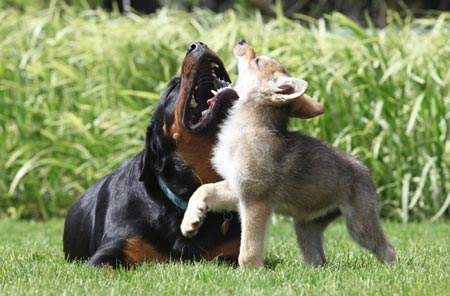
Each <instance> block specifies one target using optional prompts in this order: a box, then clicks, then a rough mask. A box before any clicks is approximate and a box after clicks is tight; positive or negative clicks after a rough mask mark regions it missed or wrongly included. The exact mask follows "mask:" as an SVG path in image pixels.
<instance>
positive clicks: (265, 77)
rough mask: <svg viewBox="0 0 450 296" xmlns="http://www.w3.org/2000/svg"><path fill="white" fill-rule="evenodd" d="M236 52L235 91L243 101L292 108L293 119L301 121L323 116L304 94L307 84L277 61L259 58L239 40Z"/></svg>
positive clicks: (248, 46) (316, 105) (319, 105)
mask: <svg viewBox="0 0 450 296" xmlns="http://www.w3.org/2000/svg"><path fill="white" fill-rule="evenodd" d="M233 52H234V56H235V57H236V58H237V61H238V72H239V73H238V79H237V81H236V83H235V85H234V89H235V90H236V92H237V93H238V95H239V99H240V100H252V101H256V102H258V103H260V104H264V105H272V106H282V105H284V104H291V108H290V110H291V111H290V116H293V117H299V118H312V117H315V116H318V115H320V114H322V113H323V112H324V108H323V106H322V105H321V104H320V103H318V102H316V101H314V100H313V99H312V98H311V97H309V96H308V95H306V94H305V92H306V89H307V88H308V83H307V82H306V81H304V80H302V79H298V78H294V77H291V75H290V74H289V73H288V71H286V69H285V68H284V66H283V65H282V64H281V63H280V62H278V61H277V60H275V59H273V58H270V57H267V56H258V55H257V54H256V53H255V51H254V50H253V48H251V47H250V45H248V44H247V42H245V40H240V41H239V42H238V44H236V46H235V47H234V51H233Z"/></svg>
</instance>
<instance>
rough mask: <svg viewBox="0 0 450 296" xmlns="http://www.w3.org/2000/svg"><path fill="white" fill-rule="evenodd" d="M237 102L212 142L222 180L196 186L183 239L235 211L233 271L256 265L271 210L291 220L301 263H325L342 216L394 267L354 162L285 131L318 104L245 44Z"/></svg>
mask: <svg viewBox="0 0 450 296" xmlns="http://www.w3.org/2000/svg"><path fill="white" fill-rule="evenodd" d="M234 55H235V56H236V58H237V61H238V71H239V75H238V79H237V81H236V83H235V86H234V89H235V91H236V92H237V93H238V95H239V99H238V100H237V101H236V103H235V104H234V106H233V107H232V108H231V109H230V112H229V115H228V117H227V118H226V119H225V121H224V123H223V125H222V127H221V130H220V132H219V136H218V142H217V144H216V146H215V148H214V151H213V158H212V162H213V165H214V168H215V169H216V171H217V172H218V173H219V174H220V175H221V176H222V177H223V179H224V181H221V182H218V183H212V184H205V185H202V186H201V187H199V188H198V189H197V191H196V192H195V193H194V194H193V196H192V197H191V199H190V201H189V206H188V208H187V210H186V213H185V216H184V219H183V222H182V224H181V230H182V233H183V234H184V235H185V236H187V237H190V236H193V235H195V234H196V233H197V231H198V229H199V227H200V226H201V223H202V221H203V218H204V216H205V214H206V211H207V210H210V211H223V210H237V209H239V214H240V217H241V222H242V234H241V246H240V254H239V265H240V266H241V267H247V266H248V267H260V266H262V264H263V258H264V237H265V233H266V226H267V224H268V223H269V221H270V216H271V213H272V212H275V213H279V214H283V215H286V216H290V217H292V218H293V221H294V227H295V231H296V234H297V242H298V245H299V247H300V249H301V251H302V253H303V258H304V260H305V262H306V263H307V264H311V265H322V264H325V263H326V258H325V254H324V251H323V246H322V240H323V232H324V230H325V228H326V227H327V226H328V224H329V223H330V222H331V221H333V220H334V219H335V218H336V217H338V216H339V215H340V214H342V215H343V216H344V217H345V219H346V221H347V228H348V230H349V232H350V234H351V236H352V238H353V239H354V240H356V242H358V243H359V244H360V245H361V246H363V247H364V248H367V249H368V250H370V251H371V252H372V253H374V254H375V256H376V257H377V258H378V259H379V260H380V261H382V262H385V263H389V264H393V263H395V262H396V254H395V249H394V247H393V246H392V245H391V243H390V242H389V241H388V240H387V239H386V238H385V236H384V234H383V230H382V228H381V225H380V222H379V220H378V216H377V207H376V204H377V201H376V199H377V195H376V188H375V185H374V183H373V181H372V178H371V176H370V172H369V170H368V169H367V168H366V167H365V166H364V165H362V164H361V163H360V162H359V161H358V160H356V158H354V157H353V156H351V155H348V154H345V153H344V152H341V151H339V150H337V149H336V148H334V147H332V146H330V145H328V144H326V143H324V142H321V141H319V140H317V139H314V138H311V137H309V136H306V135H303V134H300V133H294V132H290V131H288V129H287V126H288V117H289V116H296V117H300V118H312V117H315V116H317V115H320V114H321V113H322V112H323V110H324V109H323V107H322V105H321V104H319V103H317V102H315V101H314V100H313V99H311V98H310V97H309V96H308V95H306V94H305V92H306V90H307V87H308V84H307V83H306V82H305V81H304V80H302V79H298V78H294V77H291V76H290V75H289V73H288V72H287V71H286V70H285V68H284V67H283V65H282V64H281V63H279V62H278V61H276V60H275V59H272V58H270V57H266V56H258V55H257V54H256V53H255V51H254V50H253V49H252V48H251V47H250V46H249V45H248V44H247V43H246V42H245V41H240V42H239V43H238V44H237V45H236V46H235V48H234Z"/></svg>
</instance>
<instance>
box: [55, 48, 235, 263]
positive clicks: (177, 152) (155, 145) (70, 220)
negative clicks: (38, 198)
mask: <svg viewBox="0 0 450 296" xmlns="http://www.w3.org/2000/svg"><path fill="white" fill-rule="evenodd" d="M229 82H230V78H229V76H228V74H227V72H226V70H225V68H224V65H223V63H222V61H221V60H220V58H219V57H218V56H217V55H216V54H215V53H214V52H213V51H211V50H210V49H208V47H207V46H206V45H204V44H203V43H201V42H196V43H193V44H191V45H190V46H189V48H188V51H187V54H186V57H185V59H184V62H183V66H182V70H181V75H180V76H179V77H174V78H173V79H172V80H171V81H170V82H169V85H168V86H167V88H166V90H165V91H164V93H163V94H162V96H161V99H160V102H159V105H158V107H157V109H156V111H155V113H154V115H153V117H152V120H151V122H150V125H149V126H148V127H147V133H146V144H145V149H144V150H143V151H142V152H141V153H139V154H138V155H136V156H135V157H133V158H132V159H129V160H128V161H126V162H125V163H123V164H122V165H121V166H120V167H119V168H118V169H116V170H115V171H113V172H112V173H111V174H109V175H107V176H105V177H104V178H103V179H101V180H100V181H99V182H97V183H95V184H94V185H93V186H92V187H90V188H89V189H88V190H87V191H86V192H85V193H84V194H83V195H82V196H81V197H80V198H79V199H78V200H77V201H76V202H75V203H74V204H73V206H72V207H71V208H70V210H69V213H68V215H67V218H66V222H65V228H64V238H63V240H64V253H65V256H66V258H67V259H68V260H69V261H72V260H88V259H89V262H90V264H91V265H94V266H104V265H106V266H112V267H116V266H118V265H131V264H136V263H140V262H143V261H152V260H153V261H166V260H169V259H172V260H178V259H187V260H192V259H199V258H205V259H207V260H212V259H214V258H224V259H236V258H237V257H238V255H239V239H240V223H239V219H238V218H237V216H236V215H234V217H235V218H234V219H231V220H230V217H231V216H230V213H226V214H223V213H218V214H211V215H208V217H207V219H206V220H205V221H204V227H203V228H202V230H201V231H200V232H199V234H198V236H196V237H195V238H192V239H186V238H184V237H183V236H182V235H181V232H180V227H179V226H180V223H181V220H182V218H183V214H184V207H185V203H186V201H187V200H188V198H189V197H190V196H191V195H192V193H193V192H194V191H195V190H196V189H197V188H198V187H199V186H200V185H201V184H203V183H210V182H217V181H219V180H220V178H219V176H218V175H217V174H216V173H215V172H214V170H213V169H212V167H211V164H210V156H211V147H212V145H213V143H214V141H215V140H216V134H217V131H218V125H219V124H220V123H221V121H222V120H223V118H224V117H225V115H226V112H227V110H228V109H229V107H230V106H231V104H232V103H233V101H234V100H235V99H237V97H236V94H235V93H234V92H233V91H230V92H227V91H224V92H221V94H220V96H218V97H217V99H216V100H215V101H214V102H208V99H209V98H211V97H212V96H213V95H212V93H211V90H217V89H219V88H221V87H224V86H226V85H228V84H229ZM231 215H232V214H231Z"/></svg>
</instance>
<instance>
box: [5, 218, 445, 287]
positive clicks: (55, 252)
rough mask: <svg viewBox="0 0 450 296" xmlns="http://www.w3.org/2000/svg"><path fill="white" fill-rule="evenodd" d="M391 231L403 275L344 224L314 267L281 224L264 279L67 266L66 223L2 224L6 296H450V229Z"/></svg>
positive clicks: (190, 267) (195, 270) (214, 270)
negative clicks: (381, 260)
mask: <svg viewBox="0 0 450 296" xmlns="http://www.w3.org/2000/svg"><path fill="white" fill-rule="evenodd" d="M383 226H384V228H385V230H386V233H387V235H388V236H389V238H390V239H391V241H392V242H393V244H394V245H395V247H396V248H397V252H398V256H399V261H398V264H397V265H396V266H395V267H388V266H384V265H381V264H380V263H379V262H378V261H377V260H376V259H375V258H374V257H373V256H372V255H370V254H369V253H368V252H366V251H365V250H363V249H361V248H360V247H358V246H357V245H356V244H355V243H354V242H353V241H351V239H350V238H349V235H348V233H347V231H346V229H345V226H344V223H343V222H342V221H339V222H337V223H334V224H332V225H331V226H330V227H329V229H328V230H327V231H326V233H325V235H326V242H325V248H326V250H325V252H326V254H327V257H328V261H329V264H328V265H327V266H325V267H321V268H310V267H306V266H305V265H304V263H303V262H302V259H301V256H300V253H299V250H298V249H297V246H296V242H295V236H294V232H293V228H292V227H291V225H290V223H289V222H288V221H287V220H285V219H280V218H276V219H275V221H274V223H273V224H272V226H271V228H270V236H269V238H268V241H267V242H268V243H267V252H266V260H265V268H264V269H262V270H259V271H245V272H241V271H240V270H239V269H238V268H237V267H236V266H233V265H229V264H225V263H218V262H197V263H180V262H173V263H169V264H155V263H148V264H143V265H141V266H138V267H136V268H134V269H132V270H130V271H124V270H120V271H114V272H109V271H107V270H102V269H96V268H91V267H89V266H87V265H86V264H71V263H67V262H66V261H64V258H63V253H62V242H61V236H62V229H63V220H60V219H57V220H50V221H48V222H43V223H36V222H25V221H19V222H13V221H2V222H0V241H1V243H0V253H1V261H0V295H33V294H34V295H44V294H45V295H63V294H64V295H394V294H398V295H448V287H449V286H448V285H449V281H450V276H449V274H450V265H449V262H450V236H449V228H450V225H449V224H448V223H433V224H430V223H421V224H414V223H410V224H399V223H393V222H385V223H383Z"/></svg>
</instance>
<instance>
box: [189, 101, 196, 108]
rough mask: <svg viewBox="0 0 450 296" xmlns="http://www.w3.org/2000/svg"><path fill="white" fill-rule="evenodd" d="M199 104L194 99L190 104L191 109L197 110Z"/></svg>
mask: <svg viewBox="0 0 450 296" xmlns="http://www.w3.org/2000/svg"><path fill="white" fill-rule="evenodd" d="M197 106H198V104H197V102H196V101H195V100H194V99H191V102H190V103H189V107H191V108H197Z"/></svg>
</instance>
